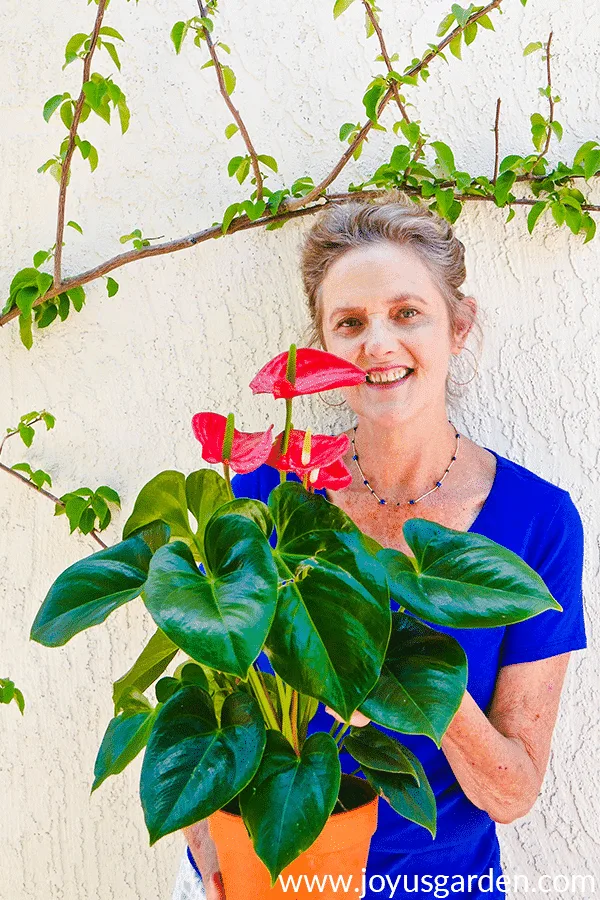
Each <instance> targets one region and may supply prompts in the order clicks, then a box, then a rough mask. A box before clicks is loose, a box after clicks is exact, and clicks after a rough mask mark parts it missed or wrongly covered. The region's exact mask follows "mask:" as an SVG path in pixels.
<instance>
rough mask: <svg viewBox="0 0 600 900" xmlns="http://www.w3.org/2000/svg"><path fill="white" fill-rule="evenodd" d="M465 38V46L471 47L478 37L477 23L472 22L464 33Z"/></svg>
mask: <svg viewBox="0 0 600 900" xmlns="http://www.w3.org/2000/svg"><path fill="white" fill-rule="evenodd" d="M463 34H464V36H465V44H466V45H467V46H469V44H472V43H473V41H474V40H475V38H476V37H477V22H471V23H470V24H469V25H467V27H466V28H465V30H464V32H463Z"/></svg>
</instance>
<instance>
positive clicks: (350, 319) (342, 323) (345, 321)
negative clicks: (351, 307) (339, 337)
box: [336, 316, 362, 329]
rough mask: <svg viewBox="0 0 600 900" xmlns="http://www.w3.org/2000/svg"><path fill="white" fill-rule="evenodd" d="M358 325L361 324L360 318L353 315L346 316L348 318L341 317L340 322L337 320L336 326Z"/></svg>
mask: <svg viewBox="0 0 600 900" xmlns="http://www.w3.org/2000/svg"><path fill="white" fill-rule="evenodd" d="M360 325H362V322H361V321H360V319H357V318H355V317H354V316H348V318H346V319H342V320H341V321H340V322H338V324H337V325H336V328H345V329H348V328H358V327H359V326H360Z"/></svg>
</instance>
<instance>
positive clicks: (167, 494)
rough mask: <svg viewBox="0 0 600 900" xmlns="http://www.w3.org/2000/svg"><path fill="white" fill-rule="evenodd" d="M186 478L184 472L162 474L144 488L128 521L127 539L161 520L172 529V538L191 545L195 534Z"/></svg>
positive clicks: (124, 533)
mask: <svg viewBox="0 0 600 900" xmlns="http://www.w3.org/2000/svg"><path fill="white" fill-rule="evenodd" d="M185 487H186V485H185V476H184V475H183V473H182V472H175V471H171V470H168V471H166V472H160V473H159V474H158V475H155V476H154V478H151V479H150V481H149V482H148V483H147V484H145V485H144V487H143V488H142V490H141V491H140V493H139V494H138V496H137V499H136V501H135V504H134V507H133V512H132V513H131V515H130V516H129V518H128V519H127V521H126V522H125V527H124V528H123V537H124V538H126V537H129V535H130V534H132V533H133V532H134V531H136V530H137V529H138V528H141V527H142V526H144V525H149V524H150V523H151V522H156V521H157V520H158V521H161V522H164V523H165V524H166V525H168V526H169V527H170V529H171V537H172V538H173V539H176V538H178V539H179V540H183V541H185V542H186V543H188V544H189V543H191V542H192V538H193V532H192V530H191V528H190V521H189V516H188V509H187V502H186V493H185Z"/></svg>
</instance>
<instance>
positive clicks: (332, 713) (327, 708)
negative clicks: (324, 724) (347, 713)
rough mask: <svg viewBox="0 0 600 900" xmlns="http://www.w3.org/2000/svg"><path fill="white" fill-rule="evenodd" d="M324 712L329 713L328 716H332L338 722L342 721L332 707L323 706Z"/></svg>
mask: <svg viewBox="0 0 600 900" xmlns="http://www.w3.org/2000/svg"><path fill="white" fill-rule="evenodd" d="M325 712H326V713H329V715H330V716H333V718H334V719H337V720H338V722H343V721H344V720H343V719H342V717H341V716H338V714H337V713H336V712H335V711H334V710H333V709H331V707H330V706H326V707H325Z"/></svg>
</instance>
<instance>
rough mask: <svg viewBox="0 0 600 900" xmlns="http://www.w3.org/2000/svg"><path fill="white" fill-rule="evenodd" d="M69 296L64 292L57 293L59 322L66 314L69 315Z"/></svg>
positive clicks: (62, 320) (63, 319)
mask: <svg viewBox="0 0 600 900" xmlns="http://www.w3.org/2000/svg"><path fill="white" fill-rule="evenodd" d="M69 303H70V301H69V298H68V296H67V295H66V294H64V293H63V294H59V295H58V315H59V316H60V320H61V322H64V321H65V319H66V318H67V316H68V315H69Z"/></svg>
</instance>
